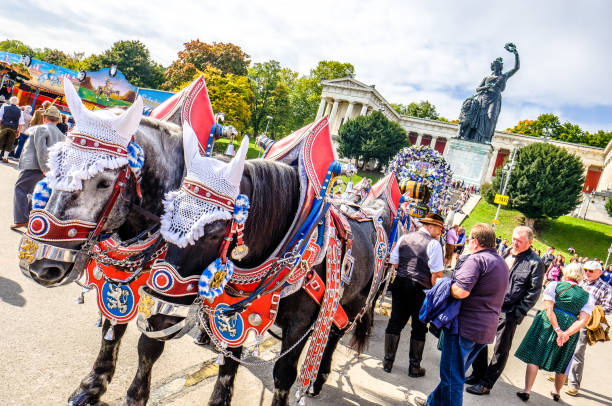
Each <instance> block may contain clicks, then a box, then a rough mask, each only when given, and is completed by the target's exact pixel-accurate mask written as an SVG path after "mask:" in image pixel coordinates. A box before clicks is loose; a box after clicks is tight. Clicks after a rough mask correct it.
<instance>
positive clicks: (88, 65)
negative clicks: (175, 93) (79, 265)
mask: <svg viewBox="0 0 612 406" xmlns="http://www.w3.org/2000/svg"><path fill="white" fill-rule="evenodd" d="M83 64H84V69H87V70H91V71H97V70H100V69H102V68H108V67H110V66H111V65H117V69H118V70H119V71H121V73H123V74H124V75H125V78H126V79H127V80H128V81H129V82H130V83H131V84H132V85H134V86H138V87H148V88H152V89H159V87H160V86H161V84H162V83H163V81H164V68H163V67H162V66H161V65H160V64H158V63H157V62H155V61H153V60H152V59H151V54H150V53H149V49H148V48H147V46H146V45H145V44H143V43H142V42H140V41H117V42H115V43H114V44H113V46H112V47H111V48H110V49H107V50H106V51H104V52H102V53H101V54H99V55H91V56H89V57H88V58H85V60H83Z"/></svg>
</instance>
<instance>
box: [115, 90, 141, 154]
mask: <svg viewBox="0 0 612 406" xmlns="http://www.w3.org/2000/svg"><path fill="white" fill-rule="evenodd" d="M142 107H143V103H142V97H140V96H138V98H137V99H136V101H135V102H134V103H133V104H132V106H131V107H130V108H129V109H128V110H127V111H126V112H125V113H123V114H122V115H121V116H119V117H117V119H115V120H113V121H112V126H113V128H114V129H115V131H117V132H118V133H119V134H121V137H122V138H123V139H124V141H126V144H127V143H129V142H130V140H131V139H132V135H134V133H135V132H136V130H137V129H138V126H139V125H140V120H141V119H142Z"/></svg>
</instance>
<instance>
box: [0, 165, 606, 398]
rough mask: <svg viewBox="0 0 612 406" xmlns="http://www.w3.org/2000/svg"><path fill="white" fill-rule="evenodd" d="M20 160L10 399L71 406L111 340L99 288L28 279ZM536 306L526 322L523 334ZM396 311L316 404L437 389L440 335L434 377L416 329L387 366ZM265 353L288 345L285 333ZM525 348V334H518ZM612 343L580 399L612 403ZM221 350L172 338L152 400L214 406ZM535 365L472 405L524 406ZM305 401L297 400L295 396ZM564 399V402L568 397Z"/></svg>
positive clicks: (539, 389) (258, 383)
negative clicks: (410, 358) (414, 339)
mask: <svg viewBox="0 0 612 406" xmlns="http://www.w3.org/2000/svg"><path fill="white" fill-rule="evenodd" d="M16 177H17V172H16V171H15V169H14V166H13V167H11V166H9V165H6V164H3V165H0V179H1V180H2V182H1V183H0V195H1V196H5V198H4V199H0V213H2V215H1V216H0V322H1V323H2V330H1V332H0V382H1V387H0V388H1V389H0V405H1V406H13V405H17V406H29V405H64V404H66V399H67V398H68V396H69V395H70V393H71V392H72V391H73V390H74V388H76V387H77V385H78V383H79V381H80V379H81V378H82V377H83V376H85V374H87V373H88V372H89V369H90V366H91V365H92V363H93V360H94V359H95V356H96V354H97V350H98V348H99V342H100V339H101V333H100V329H98V328H96V327H94V323H95V321H96V319H97V315H98V313H97V309H96V306H95V303H94V297H93V293H89V294H88V295H87V296H86V303H85V304H83V305H77V304H76V303H75V299H76V298H77V296H78V294H79V288H78V287H77V286H76V285H73V286H66V287H61V288H53V289H45V288H42V287H40V286H38V285H35V284H34V283H33V282H31V281H29V280H26V279H25V278H24V277H23V276H22V275H21V273H20V272H19V269H18V266H17V245H18V241H19V234H17V233H14V232H12V231H9V229H8V226H9V224H10V223H11V222H12V218H11V213H12V195H13V192H12V190H13V184H14V181H15V179H16ZM532 316H533V314H531V315H530V317H528V318H527V319H526V320H525V322H524V323H523V324H522V325H521V326H520V327H519V330H518V332H517V337H519V338H520V337H522V336H523V335H524V333H525V331H526V329H527V328H528V327H529V324H530V321H531V318H532ZM385 325H386V318H385V316H382V315H377V318H376V323H375V329H374V333H373V336H372V337H371V340H370V346H369V349H368V350H367V351H366V353H365V354H363V355H361V356H360V357H356V356H355V355H354V354H353V353H352V352H350V351H349V350H347V349H346V347H340V348H339V350H338V351H337V353H336V354H335V358H334V364H333V373H332V374H331V376H330V378H329V380H328V384H327V385H326V386H325V387H324V390H323V393H322V395H321V396H320V398H318V399H312V400H311V399H309V400H308V402H307V404H310V405H314V406H319V405H331V404H333V405H335V406H344V405H347V406H348V405H363V406H370V405H407V404H411V403H410V399H412V397H413V396H414V395H415V394H418V393H428V392H429V391H430V390H431V389H433V388H434V387H435V385H436V384H437V381H438V379H437V376H438V364H439V356H440V355H439V352H438V351H437V350H436V349H435V348H434V347H435V341H434V339H433V338H432V337H431V336H430V337H429V340H428V342H427V349H426V354H425V360H424V367H425V368H427V376H426V377H425V378H421V379H412V378H409V377H408V376H407V368H408V365H407V363H408V362H407V353H408V335H407V334H405V335H404V336H403V337H402V341H401V342H400V348H399V355H398V362H397V363H396V366H395V368H394V370H393V373H391V374H386V373H384V372H383V371H382V369H381V361H380V360H381V356H382V353H383V348H382V346H383V339H384V327H385ZM137 340H138V332H137V330H136V328H135V326H130V327H129V328H128V331H127V333H126V335H125V338H124V341H123V343H122V346H121V350H120V353H119V363H118V366H117V372H116V374H115V378H114V379H113V381H112V383H111V384H110V385H109V390H108V392H107V394H106V395H105V396H104V400H105V402H107V403H108V404H109V405H111V406H115V405H121V404H122V402H121V398H122V396H123V394H124V393H125V391H126V390H127V388H128V386H129V384H130V381H131V379H132V377H133V376H134V374H135V371H136V360H137V355H136V343H137ZM266 344H267V345H269V347H268V348H267V349H266V350H265V351H264V352H263V354H262V355H263V357H264V358H271V357H272V354H273V353H274V352H276V351H278V344H277V343H276V342H275V340H273V339H270V340H269V341H266ZM515 346H518V339H517V340H516V342H515ZM611 350H612V345H610V344H609V343H608V344H603V345H602V344H598V345H597V346H595V347H593V348H590V349H589V351H588V354H587V371H585V379H584V388H583V391H582V394H581V396H580V397H577V398H571V397H569V396H566V395H564V396H562V402H564V403H565V404H570V405H601V404H608V405H611V404H612V385H610V376H611V375H612V373H611V372H612V367H611V366H612V353H611ZM214 359H215V354H214V353H213V352H211V351H210V350H207V349H204V348H199V347H197V346H195V345H193V344H192V343H191V340H190V338H189V337H185V338H182V339H180V340H177V341H175V342H171V343H169V344H168V345H167V346H166V351H165V353H164V354H163V356H162V357H161V359H160V360H159V361H158V363H157V365H156V366H155V369H154V376H153V380H152V386H153V393H152V397H151V401H150V402H149V404H150V405H172V406H185V405H200V404H206V403H207V400H208V397H209V395H210V393H211V391H212V385H213V383H214V379H215V374H216V366H215V364H214ZM271 371H272V367H271V366H270V365H267V366H263V367H243V368H240V370H239V373H238V376H237V379H236V389H235V394H234V402H233V404H234V405H240V406H242V405H245V406H249V405H260V404H263V405H267V404H269V403H270V398H271V390H272V386H273V384H272V373H271ZM524 371H525V366H524V364H523V363H522V362H520V361H519V360H517V359H516V358H514V357H512V358H511V359H510V361H509V363H508V367H507V368H506V372H505V374H504V375H503V376H502V379H501V381H500V382H499V383H498V384H497V385H496V387H495V388H494V391H493V393H492V394H491V395H489V396H485V397H476V396H472V395H469V394H466V395H465V397H464V400H465V404H466V405H488V404H490V403H491V402H493V403H494V404H502V405H520V404H523V403H522V402H521V401H519V400H518V399H517V398H516V396H515V395H514V393H515V392H516V391H517V390H518V389H519V387H521V386H522V382H523V377H524ZM551 386H552V384H551V383H550V382H548V381H546V379H545V375H543V374H541V375H540V376H538V378H537V381H536V386H535V392H534V393H533V395H532V400H531V401H530V402H529V404H531V405H553V404H555V403H553V401H552V400H551V399H550V397H549V395H548V392H549V391H550V389H551ZM293 403H295V402H293ZM562 404H563V403H562Z"/></svg>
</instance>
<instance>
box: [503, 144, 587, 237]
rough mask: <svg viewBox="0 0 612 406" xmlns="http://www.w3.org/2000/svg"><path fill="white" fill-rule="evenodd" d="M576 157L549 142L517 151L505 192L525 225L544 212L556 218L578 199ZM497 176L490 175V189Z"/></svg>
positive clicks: (579, 175) (580, 170) (579, 167)
mask: <svg viewBox="0 0 612 406" xmlns="http://www.w3.org/2000/svg"><path fill="white" fill-rule="evenodd" d="M583 173H584V168H583V166H582V162H581V161H580V158H578V157H577V156H576V155H573V154H570V153H569V152H567V151H566V150H565V149H563V148H559V147H557V146H555V145H552V144H543V143H538V144H530V145H527V146H526V147H523V148H521V149H519V150H518V151H517V154H516V163H515V167H514V169H513V170H512V174H511V176H510V179H509V181H508V188H507V189H506V194H508V195H509V196H510V202H509V207H511V208H513V209H516V210H518V211H520V212H521V213H523V214H524V215H525V218H526V223H527V225H529V226H531V227H533V225H534V223H535V219H537V218H542V217H544V216H546V217H551V218H553V219H554V218H557V217H559V216H562V215H564V214H567V213H569V212H570V211H572V210H573V209H574V208H576V206H577V205H578V204H579V203H580V191H581V189H582V185H583V184H584V175H583ZM499 185H500V177H499V176H496V177H495V178H493V183H492V191H497V190H499Z"/></svg>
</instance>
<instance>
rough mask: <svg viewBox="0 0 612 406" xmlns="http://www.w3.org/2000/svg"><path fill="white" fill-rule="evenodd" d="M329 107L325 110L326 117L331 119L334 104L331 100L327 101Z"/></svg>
mask: <svg viewBox="0 0 612 406" xmlns="http://www.w3.org/2000/svg"><path fill="white" fill-rule="evenodd" d="M326 102H327V107H326V108H325V115H326V116H328V117H329V113H330V112H331V108H332V103H331V102H330V101H329V100H326Z"/></svg>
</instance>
